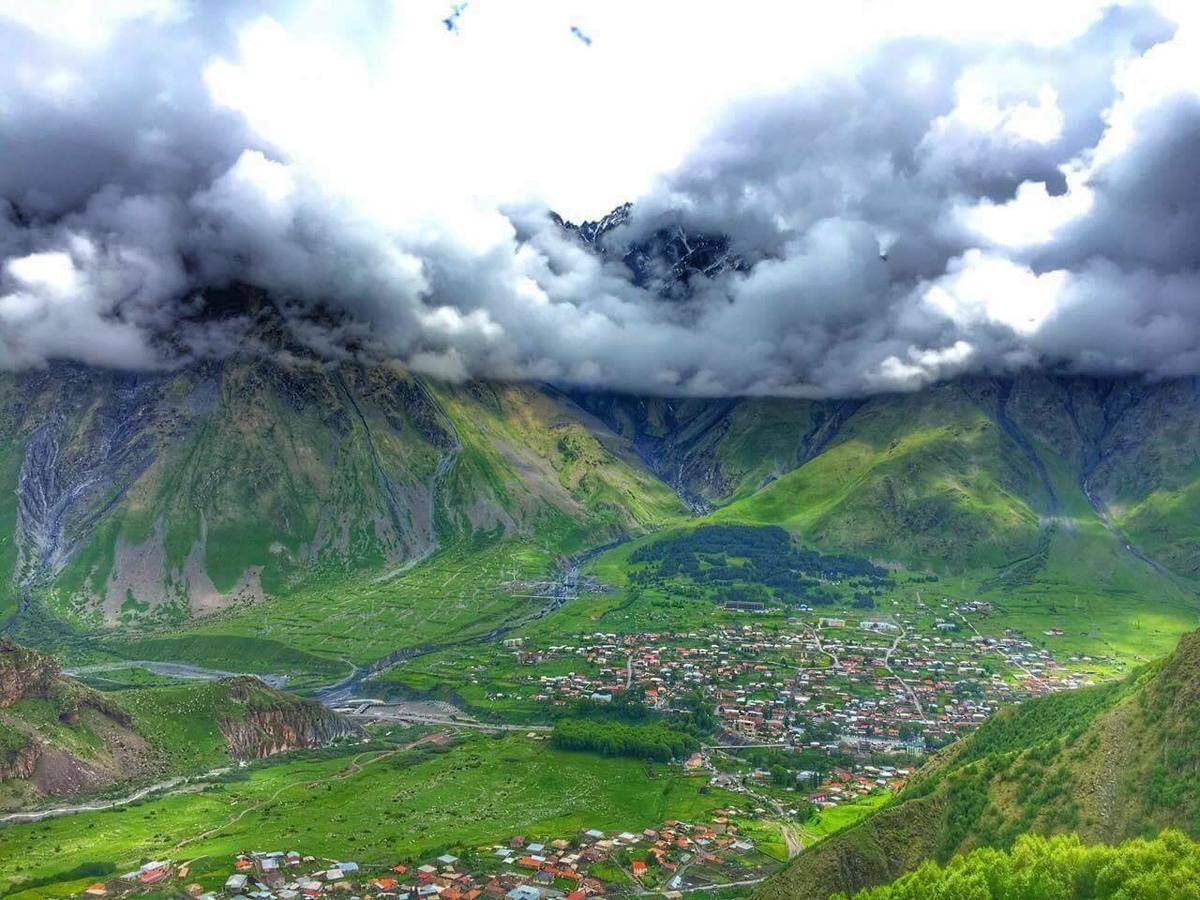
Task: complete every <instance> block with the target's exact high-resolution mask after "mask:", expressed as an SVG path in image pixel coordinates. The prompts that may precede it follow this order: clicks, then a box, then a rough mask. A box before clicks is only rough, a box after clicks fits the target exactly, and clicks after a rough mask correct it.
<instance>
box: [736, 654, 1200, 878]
mask: <svg viewBox="0 0 1200 900" xmlns="http://www.w3.org/2000/svg"><path fill="white" fill-rule="evenodd" d="M1198 767H1200V632H1193V633H1191V634H1189V635H1187V636H1186V637H1185V638H1184V639H1183V640H1182V641H1181V642H1180V644H1179V647H1178V649H1177V650H1176V651H1175V653H1174V654H1172V656H1171V657H1170V658H1169V659H1167V660H1166V661H1164V662H1161V663H1158V664H1155V665H1152V666H1149V667H1147V668H1146V669H1144V670H1143V671H1141V672H1139V673H1137V674H1136V675H1134V676H1131V677H1129V678H1127V679H1125V680H1123V681H1119V682H1112V683H1109V684H1105V685H1102V686H1098V687H1094V688H1084V689H1080V690H1077V691H1072V692H1069V693H1062V694H1054V695H1050V696H1047V697H1044V698H1040V699H1037V700H1032V701H1028V702H1027V703H1025V704H1023V705H1021V706H1017V707H1010V708H1008V709H1006V710H1004V711H1002V712H1001V713H999V714H997V715H996V716H994V717H993V718H992V719H990V720H989V721H988V722H987V723H985V724H984V725H983V726H982V727H981V728H979V729H978V730H977V731H975V732H974V733H973V734H971V735H970V736H969V737H967V738H965V739H964V740H962V741H960V742H959V743H957V744H954V745H952V746H951V747H949V748H947V750H945V751H943V752H942V753H941V754H940V755H939V756H938V757H936V758H935V759H934V760H932V761H931V762H930V763H929V764H927V765H926V767H925V768H924V769H922V770H921V771H920V772H919V773H918V775H917V776H915V777H914V778H913V779H912V780H911V781H910V783H909V784H908V785H907V786H906V787H905V789H904V791H903V792H902V793H901V794H900V795H899V796H898V797H897V798H896V800H895V801H894V802H892V803H891V804H889V805H888V806H886V807H884V808H883V809H881V810H880V811H879V812H877V813H875V814H874V815H872V816H871V817H870V818H868V819H867V820H866V821H864V822H862V823H860V824H859V825H856V826H854V827H852V828H850V829H847V830H846V831H844V832H841V833H839V834H837V835H834V836H833V837H832V838H830V839H829V840H827V841H825V842H823V843H821V844H819V845H817V846H816V847H814V848H813V849H812V850H810V851H808V852H806V853H804V854H802V855H801V856H800V857H798V858H797V860H796V861H795V862H794V863H793V864H792V865H791V866H790V867H789V868H788V869H787V870H785V871H784V872H783V873H781V874H780V875H779V876H778V877H777V878H776V879H775V880H773V881H772V882H770V883H768V884H767V885H765V886H764V887H763V888H762V890H761V891H760V892H759V896H761V897H764V898H773V897H796V896H805V897H808V896H812V897H818V896H828V895H829V894H830V893H832V892H834V891H838V890H841V891H854V890H858V889H861V888H863V887H866V886H868V885H871V884H876V883H880V882H884V881H888V880H891V879H893V878H896V877H897V876H898V875H900V874H901V873H903V872H905V871H908V870H911V869H913V868H915V867H916V866H917V865H919V864H920V863H921V862H922V861H923V860H925V859H927V858H933V859H936V860H939V861H942V862H945V861H946V860H948V859H949V858H950V857H951V856H952V855H953V854H955V853H957V852H961V851H967V850H971V849H974V848H977V847H998V848H1002V849H1004V848H1008V847H1010V846H1012V845H1013V843H1014V841H1016V840H1017V838H1018V837H1019V836H1020V835H1022V834H1025V833H1027V832H1035V833H1039V834H1058V833H1068V832H1071V833H1075V834H1078V835H1079V836H1080V837H1081V838H1082V839H1083V840H1084V841H1085V842H1105V843H1115V842H1119V841H1122V840H1126V839H1129V838H1133V837H1140V836H1147V835H1152V834H1156V833H1157V832H1158V831H1159V830H1161V829H1162V828H1166V827H1169V828H1177V829H1180V830H1181V831H1183V832H1185V833H1186V834H1189V835H1190V836H1192V837H1193V838H1195V837H1200V781H1198V780H1197V778H1196V771H1197V769H1198Z"/></svg>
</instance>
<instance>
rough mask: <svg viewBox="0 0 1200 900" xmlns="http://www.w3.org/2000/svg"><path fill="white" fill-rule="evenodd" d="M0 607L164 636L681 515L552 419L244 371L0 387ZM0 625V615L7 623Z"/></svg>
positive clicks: (660, 490) (499, 400) (42, 378)
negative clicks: (465, 552)
mask: <svg viewBox="0 0 1200 900" xmlns="http://www.w3.org/2000/svg"><path fill="white" fill-rule="evenodd" d="M0 488H2V489H3V492H2V494H0V498H7V499H0V528H3V542H2V543H0V584H2V585H3V588H0V590H2V591H3V593H2V594H0V610H4V607H5V606H7V607H8V609H9V611H11V609H12V608H13V607H14V606H16V605H18V603H20V604H22V605H28V604H29V602H30V600H31V598H40V599H42V600H44V601H45V603H46V604H47V605H48V606H49V608H50V609H51V610H52V612H53V614H54V616H56V617H58V618H61V619H63V620H65V621H67V622H70V623H73V624H75V625H77V626H79V627H88V628H94V627H104V626H114V625H118V624H121V623H132V622H157V623H160V624H161V623H168V624H179V623H183V622H186V621H188V620H189V619H191V618H195V617H200V616H204V615H207V614H211V613H213V612H216V611H219V610H220V609H222V608H225V607H226V606H228V605H229V604H230V603H233V602H236V601H239V600H240V601H255V600H260V599H262V598H263V597H264V596H266V595H280V594H285V593H287V592H288V591H289V590H291V589H292V588H293V587H295V586H296V585H297V584H301V583H306V582H307V581H310V580H311V579H313V578H314V577H317V576H318V575H319V576H321V577H332V578H336V577H342V576H345V577H348V576H350V575H352V574H354V573H367V572H373V573H376V574H377V573H378V572H380V571H384V570H388V569H394V568H395V567H397V566H399V565H402V564H405V563H408V564H411V563H412V562H414V561H417V560H420V559H423V558H425V557H427V556H429V555H430V554H431V553H433V552H434V551H435V550H436V549H438V548H439V547H445V546H447V545H450V544H454V543H460V542H464V541H465V542H470V541H473V540H477V539H481V540H490V541H500V540H505V539H510V538H513V539H516V538H520V539H522V540H532V539H534V537H535V536H536V535H541V534H549V535H550V538H549V539H548V542H549V543H550V544H552V545H553V550H554V551H555V552H561V553H571V552H574V551H575V550H576V549H578V548H580V547H582V546H585V545H587V544H588V543H590V542H603V541H605V540H611V539H613V538H616V537H619V536H621V535H623V534H626V533H630V532H638V531H642V530H645V529H646V528H649V527H655V526H657V525H659V524H662V523H663V522H665V521H669V520H671V519H672V518H678V517H680V516H682V515H683V514H684V513H685V510H684V508H683V506H682V504H681V503H680V501H679V500H678V499H677V498H676V497H675V496H674V495H673V494H672V493H671V491H670V490H669V489H667V488H666V487H665V486H663V485H662V484H661V483H660V482H659V481H658V480H657V479H655V478H654V477H653V476H652V475H651V474H650V473H649V472H647V471H646V469H645V467H644V466H643V465H642V464H641V463H640V462H639V461H638V460H637V458H636V457H635V456H634V455H633V454H632V453H631V452H630V451H629V449H628V448H627V447H626V446H625V445H624V443H623V442H622V441H621V440H619V439H618V438H617V437H616V436H614V435H612V434H611V433H610V432H609V431H608V430H607V429H605V428H604V427H603V426H602V425H600V423H599V422H597V421H596V420H595V419H594V418H593V417H591V416H589V415H587V414H586V413H584V412H583V411H582V410H580V409H578V408H577V407H576V406H575V405H574V404H572V403H571V402H570V401H569V400H567V399H566V398H564V397H562V396H561V395H558V394H551V393H548V392H545V391H541V390H538V389H536V388H532V387H525V386H518V385H499V384H495V385H487V384H468V385H462V386H457V387H455V386H446V385H433V384H427V383H425V382H422V381H420V380H418V379H416V378H413V377H412V376H410V375H408V374H407V373H405V372H403V371H402V370H400V369H398V368H396V367H393V366H386V365H383V366H375V367H370V368H368V367H363V366H350V365H344V366H336V367H330V366H325V365H321V364H319V363H318V362H316V361H315V360H311V359H308V360H302V359H287V358H285V359H283V360H281V359H278V358H275V357H246V358H235V359H230V360H227V361H224V362H221V363H212V364H201V365H197V366H194V367H189V368H186V369H182V370H179V371H174V372H167V373H137V374H135V373H123V372H112V371H92V370H87V369H83V368H79V367H74V366H65V365H64V366H55V367H52V368H51V369H48V370H44V371H36V372H27V373H22V374H19V375H14V376H6V377H0ZM5 618H7V616H5Z"/></svg>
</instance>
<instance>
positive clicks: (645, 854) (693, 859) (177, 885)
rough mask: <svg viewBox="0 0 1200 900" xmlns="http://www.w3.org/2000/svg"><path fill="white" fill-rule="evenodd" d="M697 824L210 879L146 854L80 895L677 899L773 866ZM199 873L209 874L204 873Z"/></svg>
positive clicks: (725, 832)
mask: <svg viewBox="0 0 1200 900" xmlns="http://www.w3.org/2000/svg"><path fill="white" fill-rule="evenodd" d="M723 812H727V813H728V816H726V815H721V816H718V817H717V818H716V819H715V820H714V821H712V822H708V823H706V824H688V823H684V822H679V821H675V820H668V821H665V822H663V823H662V825H661V827H659V828H657V829H646V830H644V831H640V832H636V833H633V832H621V833H605V832H603V831H600V830H597V829H584V830H582V831H581V832H579V833H578V834H575V835H572V836H570V837H560V838H554V839H547V840H533V839H530V838H526V837H525V836H520V835H518V836H514V837H512V838H511V839H509V840H508V841H507V842H505V843H503V844H498V845H495V846H487V847H479V848H475V849H473V850H471V851H460V852H461V853H462V854H463V855H462V856H461V857H460V856H455V855H453V854H451V853H442V854H440V855H438V856H436V857H435V858H431V859H429V860H422V861H415V862H412V863H393V864H387V863H372V864H367V863H359V862H350V861H335V860H326V859H318V858H317V857H314V856H312V855H303V854H301V853H300V852H299V851H296V850H288V851H282V850H276V851H268V852H263V851H250V850H247V851H245V852H242V853H239V854H238V855H237V856H236V857H235V858H234V859H233V860H232V863H231V871H230V872H229V874H228V876H227V877H224V876H222V877H224V880H223V881H221V882H220V883H219V884H217V883H213V884H211V885H205V884H203V883H201V881H192V882H190V883H189V882H188V878H189V876H190V875H191V874H192V873H191V871H190V867H189V865H188V864H187V863H178V864H177V863H172V862H171V861H169V860H155V861H151V862H147V863H145V864H143V865H142V866H140V867H139V868H138V869H135V870H133V871H130V872H128V873H125V874H124V875H122V876H120V877H119V878H115V879H113V880H112V881H109V882H97V883H95V884H92V885H91V886H89V887H88V888H87V889H86V890H85V891H84V894H85V895H86V896H89V897H97V898H99V897H119V896H125V895H129V894H136V893H148V892H151V891H165V890H168V889H171V892H172V893H176V894H178V893H180V892H182V893H183V894H184V895H186V896H189V897H193V898H197V900H217V898H219V897H220V898H234V900H237V898H242V900H245V898H250V900H301V898H305V900H313V898H318V897H322V896H326V895H330V896H332V895H336V896H346V897H348V898H349V900H354V898H356V897H363V896H370V897H379V898H387V900H421V898H440V900H556V898H565V900H584V898H587V897H602V896H630V895H637V894H641V893H647V892H651V891H653V892H655V893H659V894H662V895H665V896H667V897H672V896H675V897H678V896H681V895H682V892H683V891H685V890H710V889H720V888H736V887H739V886H749V885H752V884H755V883H757V882H758V881H760V880H761V879H762V878H763V877H764V876H765V875H766V874H768V873H770V872H771V871H774V870H775V869H776V868H777V867H778V860H776V859H773V858H772V857H769V856H766V855H764V854H762V853H760V852H759V851H758V850H757V848H756V847H755V844H754V842H753V841H752V840H749V839H748V838H746V837H743V836H742V835H740V834H739V830H738V827H737V825H736V824H734V822H733V821H732V817H733V816H735V815H737V814H739V813H740V812H741V811H739V810H727V811H723ZM203 880H204V881H213V878H212V876H206V877H205V878H204V879H203Z"/></svg>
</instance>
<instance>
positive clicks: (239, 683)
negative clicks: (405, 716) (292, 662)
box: [220, 676, 363, 759]
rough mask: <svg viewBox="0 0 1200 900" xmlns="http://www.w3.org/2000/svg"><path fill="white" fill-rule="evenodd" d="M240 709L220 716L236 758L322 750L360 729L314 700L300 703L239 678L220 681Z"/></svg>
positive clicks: (254, 757)
mask: <svg viewBox="0 0 1200 900" xmlns="http://www.w3.org/2000/svg"><path fill="white" fill-rule="evenodd" d="M224 683H225V684H227V685H228V686H229V693H230V695H231V697H233V698H234V699H235V700H236V701H237V702H238V703H239V704H240V705H241V706H242V708H241V709H239V710H238V711H237V714H235V715H231V716H226V717H223V718H222V719H221V721H220V728H221V733H222V734H224V735H225V741H226V743H227V745H228V747H229V755H230V756H232V757H233V758H234V759H262V758H264V757H267V756H273V755H274V754H276V753H287V752H289V751H291V750H304V749H314V748H316V747H324V746H325V745H327V744H330V743H332V742H333V741H335V740H339V739H341V738H349V737H358V736H360V735H361V734H362V733H363V731H362V729H361V728H360V727H359V726H358V725H356V724H355V723H354V722H352V721H350V720H349V719H347V718H346V717H345V716H342V715H339V714H338V713H335V712H334V711H333V710H331V709H329V708H328V707H325V706H322V705H321V704H320V703H317V702H315V701H313V700H303V699H300V698H299V697H293V696H290V695H288V694H284V693H282V692H280V691H276V690H273V689H272V688H269V687H267V686H266V685H265V684H263V683H262V682H261V681H259V680H258V679H257V678H252V677H249V676H243V677H238V678H230V679H227V681H226V682H224Z"/></svg>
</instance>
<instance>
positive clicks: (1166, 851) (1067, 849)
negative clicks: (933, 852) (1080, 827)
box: [843, 831, 1200, 900]
mask: <svg viewBox="0 0 1200 900" xmlns="http://www.w3.org/2000/svg"><path fill="white" fill-rule="evenodd" d="M1198 879H1200V844H1197V843H1196V842H1195V841H1192V840H1189V839H1188V838H1186V837H1184V836H1183V835H1181V834H1179V833H1178V832H1169V831H1168V832H1164V833H1163V834H1162V835H1160V836H1158V837H1156V838H1152V839H1150V840H1144V839H1138V840H1132V841H1127V842H1125V843H1123V844H1121V845H1119V846H1117V847H1107V846H1103V845H1091V846H1085V845H1082V844H1080V842H1079V840H1078V839H1076V838H1073V837H1061V836H1060V837H1054V838H1048V839H1047V838H1041V837H1038V836H1036V835H1028V836H1026V837H1023V838H1021V839H1019V840H1018V841H1017V844H1016V846H1015V847H1014V848H1013V849H1012V851H1011V852H1008V853H1005V852H1001V851H995V850H976V851H974V852H972V853H970V854H969V855H967V856H964V857H959V858H956V859H955V860H953V861H952V862H951V863H950V864H949V865H947V866H945V867H941V866H937V865H933V864H927V865H924V866H922V867H921V869H920V870H918V871H917V872H914V873H912V874H911V875H905V876H903V877H901V878H899V879H898V880H897V881H895V882H894V883H892V884H889V885H885V886H883V887H879V888H875V889H872V890H867V891H864V892H862V893H859V894H856V895H855V896H856V897H857V898H859V900H936V898H951V897H979V898H991V897H997V898H998V897H1054V898H1061V900H1096V898H1109V897H1112V898H1117V897H1160V896H1166V894H1164V893H1163V890H1164V887H1167V886H1171V887H1170V888H1168V890H1174V891H1175V892H1176V894H1175V895H1176V896H1189V893H1188V887H1187V886H1190V885H1195V884H1196V882H1197V880H1198ZM843 896H844V895H843Z"/></svg>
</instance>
